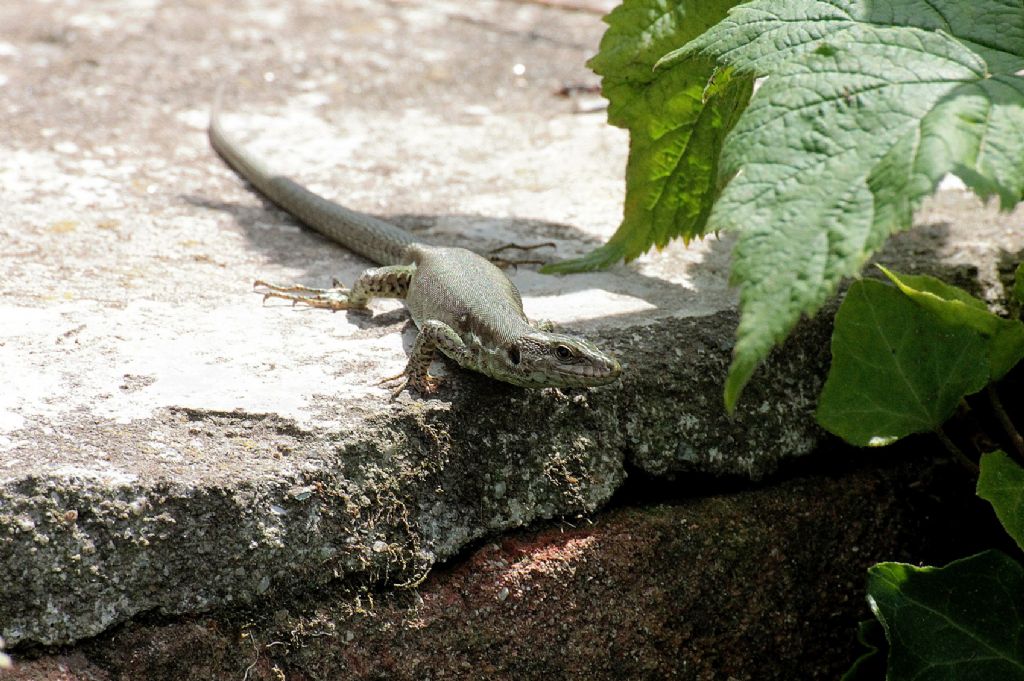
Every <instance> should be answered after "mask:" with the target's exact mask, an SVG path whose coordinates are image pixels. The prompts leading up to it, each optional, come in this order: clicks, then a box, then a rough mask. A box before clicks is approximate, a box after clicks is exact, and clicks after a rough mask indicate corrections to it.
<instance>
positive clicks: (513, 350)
mask: <svg viewBox="0 0 1024 681" xmlns="http://www.w3.org/2000/svg"><path fill="white" fill-rule="evenodd" d="M522 359H523V358H522V356H521V355H520V354H519V346H518V345H513V346H512V347H510V348H509V349H508V360H509V361H510V362H512V364H519V362H521V361H522Z"/></svg>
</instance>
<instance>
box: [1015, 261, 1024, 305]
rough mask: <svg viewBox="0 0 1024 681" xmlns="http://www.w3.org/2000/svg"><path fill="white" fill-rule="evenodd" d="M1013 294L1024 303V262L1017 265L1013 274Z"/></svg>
mask: <svg viewBox="0 0 1024 681" xmlns="http://www.w3.org/2000/svg"><path fill="white" fill-rule="evenodd" d="M1013 296H1014V297H1015V298H1016V299H1017V300H1018V302H1021V303H1024V262H1022V263H1021V264H1019V265H1017V270H1016V272H1014V274H1013Z"/></svg>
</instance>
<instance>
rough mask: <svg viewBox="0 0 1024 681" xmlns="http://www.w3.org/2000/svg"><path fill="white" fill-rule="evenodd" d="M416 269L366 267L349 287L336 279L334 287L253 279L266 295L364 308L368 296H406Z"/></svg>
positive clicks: (323, 305)
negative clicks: (284, 283) (271, 282)
mask: <svg viewBox="0 0 1024 681" xmlns="http://www.w3.org/2000/svg"><path fill="white" fill-rule="evenodd" d="M415 271H416V266H415V265H389V266H386V267H374V268H373V269H369V270H366V271H365V272H363V273H362V274H360V275H359V277H358V278H357V279H356V283H355V284H354V285H353V286H352V288H351V289H349V288H346V287H344V286H342V285H341V284H340V283H339V282H338V280H337V279H335V280H334V286H333V288H310V287H308V286H302V285H298V284H290V285H280V284H270V283H268V282H265V281H256V282H255V283H254V284H253V286H254V287H255V288H257V289H259V290H258V291H257V292H258V293H262V294H263V300H266V299H267V298H281V299H283V300H290V301H291V302H292V304H293V305H296V304H299V303H302V304H303V305H308V306H309V307H319V308H323V309H326V310H365V309H366V303H367V302H369V300H370V299H371V298H405V296H406V294H407V293H408V292H409V282H410V281H412V275H413V273H414V272H415Z"/></svg>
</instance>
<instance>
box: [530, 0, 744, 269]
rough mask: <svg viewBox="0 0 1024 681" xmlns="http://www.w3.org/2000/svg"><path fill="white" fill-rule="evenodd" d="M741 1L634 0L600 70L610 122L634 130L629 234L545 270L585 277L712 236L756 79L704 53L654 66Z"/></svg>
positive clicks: (604, 48)
mask: <svg viewBox="0 0 1024 681" xmlns="http://www.w3.org/2000/svg"><path fill="white" fill-rule="evenodd" d="M736 2H737V0H711V1H705V2H696V1H695V0H675V1H672V0H625V2H623V4H622V5H620V6H619V7H618V8H616V9H615V10H614V11H613V12H612V13H611V14H609V15H608V16H607V17H606V18H605V21H606V22H607V23H608V26H609V27H608V30H607V31H606V32H605V34H604V37H603V38H602V39H601V49H600V51H599V52H598V54H597V56H595V57H594V58H593V59H592V60H591V61H590V64H589V65H590V67H591V68H593V69H594V71H595V72H596V73H598V74H599V75H600V76H602V83H601V89H602V92H603V93H604V95H605V97H607V98H608V101H609V104H608V121H609V122H610V123H611V124H613V125H617V126H619V127H622V128H627V129H628V130H629V161H628V163H627V166H626V201H625V209H624V215H623V220H622V223H621V225H620V226H619V229H618V230H617V231H616V232H615V234H614V235H613V236H612V238H611V239H610V240H609V241H608V243H606V244H605V245H604V246H602V247H600V248H598V249H597V250H595V251H593V252H591V253H589V254H587V255H585V256H584V257H582V258H578V259H576V260H568V261H564V262H560V263H555V264H553V265H548V266H546V267H544V268H542V271H543V272H549V273H552V272H579V271H584V270H593V269H598V268H601V267H607V266H608V265H611V264H613V263H615V262H618V261H620V260H623V259H625V260H632V259H634V258H636V257H638V256H640V255H642V254H643V253H645V252H646V251H647V250H649V249H650V248H651V246H657V247H659V248H661V247H663V246H665V245H667V244H668V242H669V240H670V239H672V238H673V237H677V236H682V237H683V238H684V239H687V240H689V239H692V238H694V237H699V236H702V235H703V234H704V233H705V229H706V224H707V219H708V215H709V214H710V212H711V206H712V203H713V202H714V200H715V199H716V198H717V197H718V193H719V190H720V189H721V183H720V182H719V179H718V178H719V172H718V157H719V153H720V151H721V148H722V144H723V143H724V140H725V135H726V133H727V132H728V131H729V130H730V129H732V126H733V125H734V124H735V122H736V119H737V118H738V116H739V114H740V112H741V111H742V110H743V108H744V107H745V106H746V105H747V101H748V100H749V98H750V93H751V92H752V89H753V79H752V78H751V77H749V76H742V77H737V76H735V75H734V74H732V73H731V72H730V71H729V70H728V69H716V67H715V63H714V60H712V59H710V58H708V57H701V56H694V57H693V58H691V59H685V60H680V62H679V63H678V64H676V65H674V66H672V67H670V68H665V69H659V70H657V71H656V70H655V69H654V64H655V63H656V62H657V61H658V59H659V58H661V56H662V55H664V54H665V52H667V51H668V50H670V49H672V48H674V47H676V46H678V45H681V44H683V43H685V42H687V41H688V40H690V39H691V38H694V37H696V36H698V35H700V34H701V33H703V32H704V31H705V30H707V29H708V28H709V27H710V26H712V25H714V24H715V23H717V22H718V21H719V20H720V19H721V18H722V17H724V16H725V13H726V11H727V10H728V9H729V8H730V7H731V6H733V5H735V4H736Z"/></svg>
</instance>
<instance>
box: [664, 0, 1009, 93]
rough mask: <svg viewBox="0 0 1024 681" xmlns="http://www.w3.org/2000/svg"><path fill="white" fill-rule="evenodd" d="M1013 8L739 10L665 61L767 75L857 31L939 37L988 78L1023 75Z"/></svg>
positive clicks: (892, 4) (879, 4) (846, 1)
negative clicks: (698, 60) (699, 61)
mask: <svg viewBox="0 0 1024 681" xmlns="http://www.w3.org/2000/svg"><path fill="white" fill-rule="evenodd" d="M1020 10H1021V6H1020V3H1019V2H1017V1H1016V0H995V1H993V0H988V1H985V2H963V0H930V1H929V2H906V0H872V1H871V2H866V1H865V0H828V1H827V2H825V1H815V0H803V1H799V0H798V1H796V2H790V1H783V2H779V1H777V0H761V1H760V2H746V3H743V4H741V5H739V6H738V7H736V8H735V9H733V10H731V11H730V12H729V15H728V16H727V17H726V18H725V19H724V20H723V21H722V22H721V23H719V25H718V26H716V27H715V32H714V33H713V34H707V33H706V34H704V35H701V36H700V37H698V38H696V39H695V40H693V41H691V42H690V43H688V44H686V45H684V46H683V47H680V48H679V49H677V50H675V51H673V52H670V53H669V54H667V55H665V57H664V58H663V59H662V61H663V62H664V63H665V64H673V63H675V62H676V61H678V60H680V59H686V58H688V57H690V56H691V55H693V54H694V53H699V52H707V53H710V54H715V55H721V57H722V59H724V60H725V61H727V62H729V63H730V64H733V65H734V66H736V67H737V68H740V69H743V70H751V71H755V72H757V73H758V74H760V75H767V74H769V73H771V72H772V71H773V70H774V68H775V67H777V66H778V65H779V64H781V63H783V62H786V61H788V60H792V59H797V58H799V56H800V55H801V54H804V53H806V52H809V51H812V50H818V49H822V50H825V51H827V50H828V49H830V45H831V44H833V43H835V42H841V41H842V40H843V33H844V31H847V30H849V29H850V28H851V27H853V26H854V25H856V24H871V25H876V26H883V27H884V26H904V27H914V28H920V29H924V30H929V31H942V32H944V33H949V34H950V35H953V36H955V37H956V38H957V39H959V40H960V41H961V42H962V43H964V45H966V46H967V47H968V48H969V49H971V50H972V51H974V52H977V53H978V54H979V55H980V56H981V57H982V58H983V59H985V61H986V62H987V63H988V64H989V66H990V68H991V69H992V70H993V71H1001V72H1004V73H1013V72H1015V71H1018V70H1020V69H1022V68H1024V50H1022V48H1021V45H1024V19H1022V18H1021V12H1020Z"/></svg>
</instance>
